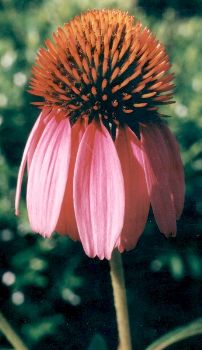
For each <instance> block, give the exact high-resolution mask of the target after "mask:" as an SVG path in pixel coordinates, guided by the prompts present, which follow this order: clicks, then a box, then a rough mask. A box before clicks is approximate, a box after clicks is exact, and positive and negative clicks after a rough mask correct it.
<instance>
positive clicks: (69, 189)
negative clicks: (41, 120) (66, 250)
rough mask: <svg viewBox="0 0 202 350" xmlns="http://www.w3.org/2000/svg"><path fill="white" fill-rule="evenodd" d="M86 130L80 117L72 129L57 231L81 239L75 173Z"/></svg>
mask: <svg viewBox="0 0 202 350" xmlns="http://www.w3.org/2000/svg"><path fill="white" fill-rule="evenodd" d="M84 131H85V125H84V122H83V120H82V119H79V120H78V121H77V122H76V123H75V124H74V125H73V127H72V131H71V158H70V164H69V173H68V180H67V184H66V189H65V194H64V198H63V202H62V207H61V211H60V216H59V220H58V223H57V226H56V229H55V230H56V231H57V232H59V233H61V234H68V236H70V237H71V238H72V239H73V240H79V233H78V228H77V224H76V218H75V213H74V205H73V175H74V167H75V161H76V156H77V151H78V147H79V144H80V142H81V139H82V136H83V134H84Z"/></svg>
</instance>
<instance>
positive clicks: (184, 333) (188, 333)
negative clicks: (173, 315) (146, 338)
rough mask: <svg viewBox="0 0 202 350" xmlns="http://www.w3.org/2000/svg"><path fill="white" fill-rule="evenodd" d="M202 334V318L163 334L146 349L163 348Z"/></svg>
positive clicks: (161, 349) (155, 349)
mask: <svg viewBox="0 0 202 350" xmlns="http://www.w3.org/2000/svg"><path fill="white" fill-rule="evenodd" d="M200 334H202V318H199V319H198V320H196V321H194V322H192V323H190V324H188V325H186V326H183V327H179V328H177V329H174V330H173V331H171V332H168V333H167V334H165V335H163V336H162V337H161V338H159V339H157V340H156V341H155V342H154V343H153V344H151V345H149V346H148V347H147V348H146V349H145V350H163V349H166V348H167V347H168V346H170V345H172V344H175V343H177V342H179V341H181V340H184V339H187V338H190V337H193V336H195V335H200Z"/></svg>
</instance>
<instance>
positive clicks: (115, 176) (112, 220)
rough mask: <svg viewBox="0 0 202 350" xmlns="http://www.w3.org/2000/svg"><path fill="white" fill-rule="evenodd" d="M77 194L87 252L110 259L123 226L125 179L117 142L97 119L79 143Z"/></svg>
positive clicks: (82, 234) (81, 234) (75, 196)
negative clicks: (117, 150) (116, 146)
mask: <svg viewBox="0 0 202 350" xmlns="http://www.w3.org/2000/svg"><path fill="white" fill-rule="evenodd" d="M73 197H74V208H75V215H76V221H77V225H78V230H79V235H80V239H81V242H82V245H83V248H84V250H85V252H86V254H87V255H88V256H90V257H95V256H96V255H97V256H98V257H99V258H100V259H103V258H107V259H110V257H111V253H112V251H113V249H114V247H115V244H116V242H117V240H118V237H119V235H120V233H121V230H122V227H123V218H124V206H125V198H124V197H125V196H124V182H123V176H122V171H121V165H120V161H119V159H118V155H117V152H116V148H115V145H114V142H113V141H112V138H111V136H110V134H109V132H108V131H107V129H106V128H105V126H104V125H103V124H102V123H101V124H100V122H98V121H95V120H93V121H92V122H91V124H90V125H89V126H88V127H87V129H86V131H85V133H84V136H83V138H82V140H81V143H80V145H79V150H78V155H77V159H76V164H75V171H74V181H73Z"/></svg>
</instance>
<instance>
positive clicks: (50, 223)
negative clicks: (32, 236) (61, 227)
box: [27, 116, 71, 237]
mask: <svg viewBox="0 0 202 350" xmlns="http://www.w3.org/2000/svg"><path fill="white" fill-rule="evenodd" d="M70 147H71V127H70V124H69V120H68V119H67V118H61V117H58V116H57V118H51V120H50V121H49V123H48V124H47V125H46V128H45V129H44V132H43V134H42V136H41V138H40V141H39V142H38V145H37V147H36V150H35V152H34V155H33V159H32V162H31V166H30V170H29V176H28V184H27V207H28V215H29V220H30V224H31V227H32V229H33V230H34V231H36V232H38V233H41V234H42V235H43V236H48V237H49V236H50V235H51V233H52V232H53V231H54V230H55V227H56V224H57V221H58V217H59V214H60V209H61V205H62V200H63V196H64V191H65V186H66V182H67V175H68V168H69V160H70Z"/></svg>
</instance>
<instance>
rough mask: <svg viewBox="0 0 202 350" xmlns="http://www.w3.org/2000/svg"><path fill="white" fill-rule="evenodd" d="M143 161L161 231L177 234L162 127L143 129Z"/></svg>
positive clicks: (168, 158) (151, 126)
mask: <svg viewBox="0 0 202 350" xmlns="http://www.w3.org/2000/svg"><path fill="white" fill-rule="evenodd" d="M141 140H142V146H143V159H144V167H145V175H146V182H147V187H148V192H149V195H150V200H151V205H152V209H153V212H154V216H155V219H156V222H157V225H158V227H159V230H160V231H161V232H162V233H164V234H165V235H166V236H169V235H175V234H176V214H175V208H174V204H173V199H172V189H171V186H170V180H169V167H170V164H169V162H170V157H169V154H168V149H167V145H166V143H165V141H164V139H163V137H162V133H161V131H160V127H159V126H158V125H155V124H150V125H148V126H144V127H141Z"/></svg>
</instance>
